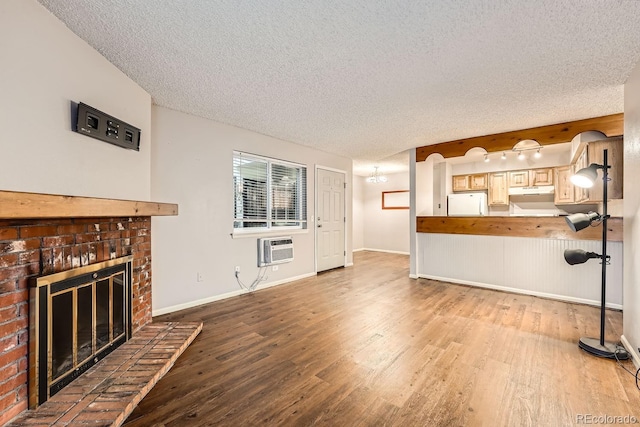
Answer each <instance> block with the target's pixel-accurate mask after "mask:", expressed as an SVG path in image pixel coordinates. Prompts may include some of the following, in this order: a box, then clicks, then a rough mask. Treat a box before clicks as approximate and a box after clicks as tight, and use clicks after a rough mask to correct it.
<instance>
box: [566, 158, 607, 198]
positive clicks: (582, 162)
mask: <svg viewBox="0 0 640 427" xmlns="http://www.w3.org/2000/svg"><path fill="white" fill-rule="evenodd" d="M583 148H584V149H583V151H582V153H581V154H580V155H579V156H578V160H576V163H575V164H574V165H573V170H574V173H575V172H577V171H579V170H580V169H583V168H586V167H587V166H589V157H588V154H589V151H588V150H587V146H586V145H585V146H584V147H583ZM600 178H601V177H600ZM601 188H602V187H601ZM573 199H574V202H575V203H584V202H588V201H589V189H588V188H582V187H578V186H575V185H574V197H573Z"/></svg>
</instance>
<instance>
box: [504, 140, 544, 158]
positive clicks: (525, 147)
mask: <svg viewBox="0 0 640 427" xmlns="http://www.w3.org/2000/svg"><path fill="white" fill-rule="evenodd" d="M543 148H544V147H543V146H541V145H540V144H539V143H538V141H536V140H535V139H523V140H522V141H520V142H518V143H517V144H516V145H514V146H513V148H512V149H511V150H512V151H515V152H516V153H518V160H524V159H525V158H526V156H525V153H524V152H525V151H531V150H535V151H536V152H535V153H534V154H533V158H534V159H539V158H540V157H542V153H541V152H540V150H542V149H543Z"/></svg>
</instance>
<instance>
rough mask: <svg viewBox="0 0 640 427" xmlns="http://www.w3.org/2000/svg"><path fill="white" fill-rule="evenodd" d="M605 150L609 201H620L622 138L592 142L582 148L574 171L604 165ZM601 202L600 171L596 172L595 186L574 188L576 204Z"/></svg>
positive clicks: (622, 171)
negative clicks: (607, 165) (605, 151)
mask: <svg viewBox="0 0 640 427" xmlns="http://www.w3.org/2000/svg"><path fill="white" fill-rule="evenodd" d="M605 149H606V150H607V154H608V163H609V166H611V167H610V168H609V187H608V196H609V197H608V198H609V199H622V197H623V187H622V181H623V176H624V161H623V155H624V153H623V147H622V138H610V139H606V140H602V141H592V142H589V143H588V144H586V145H585V146H583V148H582V152H581V153H580V154H579V155H578V158H577V161H576V163H575V166H574V169H575V171H578V170H580V169H582V168H586V167H587V166H589V165H590V164H591V163H597V164H600V165H601V164H603V163H604V150H605ZM601 201H602V171H600V172H598V177H597V179H596V181H595V184H594V186H593V187H591V188H588V189H586V188H580V187H575V202H576V203H591V202H601Z"/></svg>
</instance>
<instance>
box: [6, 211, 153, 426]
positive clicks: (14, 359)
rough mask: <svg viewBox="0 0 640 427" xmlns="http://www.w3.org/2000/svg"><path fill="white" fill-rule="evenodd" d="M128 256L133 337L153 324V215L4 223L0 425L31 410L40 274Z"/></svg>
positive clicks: (7, 221)
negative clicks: (32, 312)
mask: <svg viewBox="0 0 640 427" xmlns="http://www.w3.org/2000/svg"><path fill="white" fill-rule="evenodd" d="M3 217H4V216H3ZM127 255H131V256H132V257H133V265H132V267H133V269H132V292H133V300H132V324H133V331H134V334H135V331H136V330H138V329H140V328H141V327H142V326H144V325H146V324H147V323H150V322H151V217H150V216H133V217H131V216H108V217H93V218H73V217H59V218H46V219H0V425H4V424H5V423H6V422H7V421H9V420H10V419H12V418H13V417H15V416H16V415H18V414H19V413H21V412H23V411H24V410H26V409H27V406H28V403H27V402H28V396H27V393H28V391H27V383H28V360H29V354H28V351H29V350H28V349H29V317H28V316H29V307H28V305H29V286H31V285H32V283H33V282H34V281H35V279H36V278H37V277H39V276H43V275H48V274H52V273H57V272H61V271H67V270H70V269H73V268H76V267H82V266H86V265H90V264H94V263H98V262H101V261H107V260H110V259H114V258H119V257H122V256H127Z"/></svg>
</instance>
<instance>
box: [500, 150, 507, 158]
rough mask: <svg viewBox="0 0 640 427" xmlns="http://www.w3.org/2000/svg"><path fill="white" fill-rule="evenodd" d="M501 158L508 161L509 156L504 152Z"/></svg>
mask: <svg viewBox="0 0 640 427" xmlns="http://www.w3.org/2000/svg"><path fill="white" fill-rule="evenodd" d="M500 158H501V159H502V160H507V155H506V154H505V152H504V151H503V152H502V156H500Z"/></svg>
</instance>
